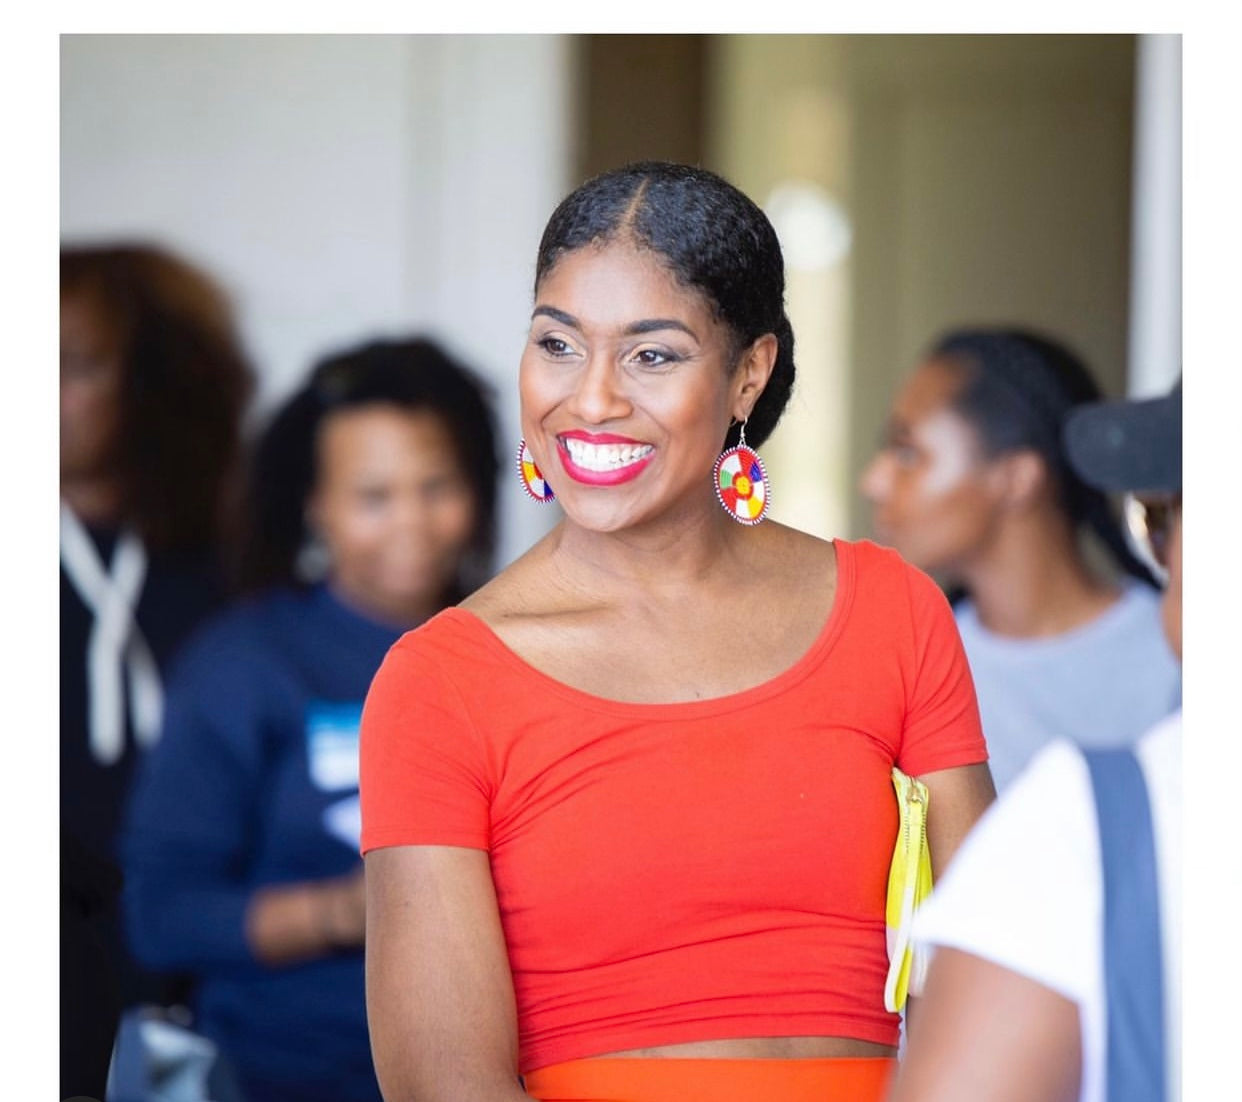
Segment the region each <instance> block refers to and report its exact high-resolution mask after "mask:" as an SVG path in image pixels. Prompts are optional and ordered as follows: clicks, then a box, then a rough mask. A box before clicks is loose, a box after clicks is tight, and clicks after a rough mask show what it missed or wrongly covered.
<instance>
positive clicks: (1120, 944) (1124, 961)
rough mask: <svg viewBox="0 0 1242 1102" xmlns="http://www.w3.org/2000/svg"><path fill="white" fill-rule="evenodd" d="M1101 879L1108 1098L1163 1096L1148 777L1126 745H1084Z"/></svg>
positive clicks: (1160, 968) (1149, 1100)
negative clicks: (1097, 747) (1117, 747)
mask: <svg viewBox="0 0 1242 1102" xmlns="http://www.w3.org/2000/svg"><path fill="white" fill-rule="evenodd" d="M1083 756H1084V757H1085V758H1086V760H1087V767H1088V769H1089V770H1090V772H1091V785H1092V788H1093V789H1094V793H1095V807H1096V817H1097V820H1098V823H1099V834H1100V858H1101V869H1102V872H1103V886H1104V944H1103V949H1104V990H1105V999H1106V1001H1105V1007H1106V1020H1107V1023H1108V1025H1107V1068H1108V1089H1107V1098H1108V1102H1122V1100H1124V1102H1163V1100H1164V1098H1165V1088H1166V1078H1165V1052H1164V1041H1165V1033H1164V956H1163V953H1162V952H1161V936H1160V897H1159V883H1158V871H1157V868H1156V848H1155V836H1154V833H1153V830H1152V818H1151V803H1150V800H1149V798H1148V794H1147V782H1146V780H1145V779H1144V777H1143V771H1142V768H1141V767H1140V766H1139V762H1138V758H1136V757H1135V756H1134V754H1133V752H1132V751H1130V750H1128V749H1120V750H1085V751H1084V752H1083Z"/></svg>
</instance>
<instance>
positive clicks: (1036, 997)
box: [891, 382, 1223, 1102]
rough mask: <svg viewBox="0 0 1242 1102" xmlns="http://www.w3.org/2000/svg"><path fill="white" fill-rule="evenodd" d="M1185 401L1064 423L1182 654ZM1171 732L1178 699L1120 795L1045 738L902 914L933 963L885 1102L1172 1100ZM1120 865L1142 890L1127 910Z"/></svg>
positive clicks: (1138, 404)
mask: <svg viewBox="0 0 1242 1102" xmlns="http://www.w3.org/2000/svg"><path fill="white" fill-rule="evenodd" d="M1181 397H1182V396H1181V384H1180V382H1179V383H1178V385H1177V386H1176V387H1174V389H1173V390H1172V392H1171V393H1170V394H1168V395H1167V396H1165V397H1162V398H1155V399H1147V400H1143V401H1125V402H1102V403H1093V404H1092V405H1089V406H1085V407H1082V408H1081V409H1079V410H1076V411H1075V412H1074V413H1073V414H1071V416H1070V417H1069V419H1068V421H1067V423H1066V446H1067V451H1068V455H1069V459H1070V461H1071V463H1072V464H1073V465H1074V466H1075V467H1076V468H1077V470H1078V471H1079V472H1080V474H1081V475H1082V477H1083V478H1085V479H1087V480H1088V481H1089V482H1091V483H1092V484H1093V485H1094V486H1096V487H1098V488H1101V489H1103V490H1107V491H1112V492H1115V493H1122V492H1126V493H1129V494H1132V495H1134V497H1133V498H1131V502H1136V503H1137V505H1138V508H1136V509H1132V510H1131V511H1130V512H1129V514H1128V515H1130V516H1134V517H1136V518H1139V519H1140V520H1141V525H1139V526H1137V529H1136V530H1137V534H1138V536H1139V537H1140V538H1141V539H1143V540H1144V541H1145V542H1146V543H1147V544H1148V545H1149V546H1150V548H1151V553H1152V556H1153V558H1154V559H1156V561H1157V562H1159V563H1160V565H1161V566H1163V567H1164V568H1165V569H1166V570H1167V577H1168V583H1167V586H1166V589H1165V592H1164V598H1163V601H1162V602H1161V607H1160V614H1161V621H1162V625H1163V629H1164V631H1165V634H1166V636H1167V638H1168V641H1169V645H1170V647H1171V648H1172V650H1173V652H1174V653H1175V654H1176V655H1177V657H1178V660H1179V661H1180V659H1181V653H1182V463H1181V444H1182V426H1181V419H1182V400H1181ZM1133 676H1134V678H1135V683H1136V685H1137V683H1138V682H1139V680H1140V679H1141V678H1142V676H1143V673H1142V671H1140V670H1135V671H1134V673H1133ZM1181 740H1182V716H1181V710H1180V709H1178V710H1177V711H1175V712H1174V713H1173V714H1172V715H1170V716H1168V717H1166V718H1165V719H1163V720H1161V721H1160V722H1158V723H1157V724H1156V725H1155V726H1154V727H1153V728H1152V729H1151V730H1149V731H1148V732H1146V733H1145V734H1143V736H1142V737H1141V738H1140V739H1139V740H1138V741H1137V742H1136V744H1135V747H1134V756H1133V758H1132V759H1131V760H1130V761H1129V762H1128V763H1126V767H1127V769H1129V770H1130V771H1131V775H1132V783H1133V784H1134V785H1135V790H1134V792H1132V793H1131V794H1130V798H1127V799H1124V800H1118V798H1117V794H1116V791H1115V790H1114V791H1111V792H1110V790H1109V789H1108V788H1104V789H1101V790H1100V791H1101V792H1102V794H1103V797H1104V798H1103V799H1102V800H1099V801H1097V799H1096V795H1095V791H1096V790H1095V789H1094V787H1093V784H1092V781H1091V779H1090V772H1089V767H1088V762H1087V760H1085V758H1084V755H1083V753H1081V752H1080V750H1079V748H1078V747H1076V746H1075V745H1073V744H1072V743H1071V742H1068V741H1065V740H1058V741H1057V742H1056V743H1054V744H1052V745H1049V746H1047V747H1045V748H1044V749H1043V750H1042V751H1041V752H1040V753H1039V754H1038V755H1037V756H1036V757H1035V758H1034V760H1032V762H1031V763H1030V765H1029V766H1028V767H1027V769H1026V770H1025V771H1024V772H1023V773H1022V775H1021V776H1020V777H1019V778H1018V780H1017V781H1015V782H1014V784H1013V785H1012V786H1011V787H1010V788H1009V790H1008V791H1007V792H1005V793H1004V794H1002V796H1001V798H1000V799H999V800H998V801H997V803H996V804H995V805H994V806H993V807H992V808H991V809H989V811H988V812H987V813H986V814H985V815H984V817H983V818H982V819H981V820H980V821H979V823H978V825H977V826H976V827H975V828H974V830H973V831H972V832H971V833H970V834H969V835H968V836H967V839H966V841H965V842H964V843H963V845H962V847H961V848H960V849H959V850H958V852H957V854H956V856H955V857H954V860H953V863H952V865H951V866H950V867H949V870H948V872H947V873H946V875H945V877H944V879H943V880H942V881H941V882H940V883H939V884H938V885H937V887H936V889H935V890H934V892H933V893H932V895H931V898H930V899H929V901H928V902H927V903H926V904H924V906H923V908H922V909H921V910H920V912H919V914H918V916H917V918H916V919H915V936H916V938H917V939H918V940H920V941H921V942H923V943H925V944H927V945H930V946H935V947H936V948H935V956H934V958H933V960H932V963H931V966H930V968H929V970H928V975H927V983H926V985H925V988H924V995H923V998H922V999H921V1000H920V1001H919V1007H918V1011H917V1013H916V1016H915V1018H914V1021H913V1027H912V1030H911V1034H910V1039H909V1047H908V1049H907V1053H906V1059H905V1062H904V1064H903V1066H902V1069H901V1071H900V1073H899V1076H898V1080H897V1083H896V1085H895V1090H894V1092H893V1094H892V1098H891V1102H958V1100H960V1099H971V1100H972V1102H1073V1100H1075V1099H1077V1100H1078V1102H1106V1100H1110V1102H1111V1100H1117V1099H1124V1100H1125V1102H1155V1100H1167V1102H1176V1100H1177V1099H1179V1098H1180V1097H1181V1086H1180V1084H1181V857H1182V846H1181V814H1182V784H1181V745H1182V741H1181ZM1123 756H1124V755H1123ZM1097 768H1098V766H1096V765H1092V766H1091V770H1092V771H1094V770H1095V769H1097ZM1144 789H1145V790H1146V797H1147V799H1146V801H1144V800H1143V798H1142V797H1143V793H1144ZM1110 834H1113V835H1119V836H1120V838H1121V839H1123V841H1122V843H1121V846H1122V854H1123V859H1122V860H1120V861H1117V860H1114V858H1116V856H1117V851H1115V850H1114V849H1113V848H1112V845H1110V844H1109V843H1108V842H1107V841H1102V840H1101V839H1102V838H1104V839H1107V837H1108V835H1110ZM1102 854H1111V855H1112V856H1110V857H1108V858H1107V859H1103V858H1102ZM1127 874H1128V875H1130V876H1138V877H1140V878H1141V879H1139V880H1138V881H1130V882H1129V884H1128V886H1129V887H1133V884H1134V883H1135V882H1138V883H1142V882H1143V881H1144V880H1145V881H1146V887H1147V894H1146V895H1140V896H1138V897H1137V899H1131V900H1130V902H1129V904H1128V905H1126V903H1125V902H1123V897H1122V896H1121V895H1120V893H1119V890H1118V889H1119V885H1122V884H1125V883H1126V879H1127ZM1105 885H1107V887H1105ZM1118 919H1120V920H1121V923H1122V924H1121V925H1120V926H1115V925H1114V922H1115V921H1117V920H1118ZM1144 922H1145V923H1147V924H1148V925H1144ZM1136 932H1141V933H1142V934H1143V935H1144V936H1143V937H1142V938H1136V936H1135V935H1136ZM1222 1090H1223V1088H1222Z"/></svg>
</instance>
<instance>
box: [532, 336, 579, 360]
mask: <svg viewBox="0 0 1242 1102" xmlns="http://www.w3.org/2000/svg"><path fill="white" fill-rule="evenodd" d="M535 343H536V344H538V345H539V347H540V348H542V349H543V350H544V351H545V352H546V353H547V354H548V355H549V356H568V355H569V354H570V353H571V352H573V349H572V348H571V347H570V346H569V342H568V341H563V340H561V338H560V337H543V338H541V339H540V340H538V341H536V342H535Z"/></svg>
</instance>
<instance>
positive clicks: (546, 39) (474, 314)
mask: <svg viewBox="0 0 1242 1102" xmlns="http://www.w3.org/2000/svg"><path fill="white" fill-rule="evenodd" d="M409 49H410V72H411V79H412V85H413V86H412V88H411V94H410V100H409V102H410V103H411V105H412V111H411V118H410V120H409V125H410V127H411V131H412V133H413V134H414V135H415V137H414V140H412V141H411V142H410V143H409V145H408V148H409V150H410V156H411V157H412V159H413V163H412V165H411V166H410V167H411V171H410V179H411V182H412V194H411V197H410V201H411V205H412V211H413V218H412V220H411V225H412V227H413V229H412V231H411V232H412V236H413V238H414V239H413V240H412V241H411V242H410V243H409V245H410V247H409V250H408V254H407V255H408V262H407V279H406V284H407V289H408V301H409V303H410V309H411V311H412V313H413V316H414V320H415V322H416V323H421V325H422V326H423V327H425V328H426V329H427V330H429V331H430V332H432V333H434V334H435V335H436V336H437V337H438V338H440V339H441V340H442V341H443V342H444V344H445V345H446V346H447V347H449V348H451V349H453V350H454V351H456V352H458V353H459V354H460V355H461V356H462V358H463V359H465V360H467V361H468V362H469V363H471V364H473V365H475V366H476V367H477V368H478V369H479V370H480V372H482V373H485V374H486V375H487V376H488V378H489V379H490V380H491V381H492V383H493V385H494V387H495V393H496V398H497V406H498V410H499V414H500V422H501V427H500V435H501V445H502V452H503V454H502V459H503V467H502V470H501V477H500V501H499V517H498V519H499V533H500V544H499V547H498V554H497V560H498V565H504V564H505V563H507V562H509V561H510V560H512V559H513V558H515V557H516V556H517V555H518V554H519V553H520V552H521V551H524V550H525V549H526V548H527V547H529V546H530V545H531V543H533V542H534V540H535V539H536V538H538V537H539V536H540V535H542V534H543V532H544V531H546V530H547V528H548V527H549V526H550V525H551V523H552V522H553V521H554V520H555V519H556V518H557V517H558V516H559V507H557V506H556V505H540V504H539V503H537V502H534V501H531V500H530V499H529V498H527V497H526V496H525V495H524V494H523V493H522V491H521V487H520V486H519V484H518V481H517V476H516V473H515V470H516V468H515V465H514V463H513V462H512V461H511V459H512V455H513V454H515V453H516V450H517V443H518V439H519V436H520V429H519V424H518V403H517V367H518V360H519V358H520V357H521V353H522V348H523V345H524V343H525V337H526V331H527V326H528V324H529V321H530V309H531V302H532V292H533V286H532V281H533V278H534V272H535V253H536V251H537V249H538V245H539V237H540V234H541V233H542V232H543V227H544V224H545V223H546V222H547V219H548V216H549V215H550V214H551V213H552V210H553V208H554V207H555V206H556V204H557V203H558V202H559V201H560V200H561V199H562V198H563V197H564V195H565V194H566V193H567V192H568V191H569V190H570V189H571V187H572V185H573V184H574V183H575V182H576V181H572V180H571V179H570V173H571V167H570V166H571V158H572V152H573V151H572V121H573V117H572V111H573V95H574V88H573V67H572V61H573V58H572V53H571V51H572V40H571V39H570V38H569V37H568V36H563V35H444V36H440V35H415V36H412V37H411V38H410V40H409Z"/></svg>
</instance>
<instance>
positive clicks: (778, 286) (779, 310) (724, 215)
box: [535, 161, 794, 446]
mask: <svg viewBox="0 0 1242 1102" xmlns="http://www.w3.org/2000/svg"><path fill="white" fill-rule="evenodd" d="M614 241H631V242H633V243H634V244H636V245H637V246H639V247H640V248H642V249H648V250H651V251H652V252H654V253H655V254H657V256H658V257H659V258H660V259H662V260H663V262H664V263H665V265H666V266H667V267H668V269H669V271H670V272H672V274H673V276H674V278H676V279H677V281H678V282H679V283H681V284H682V285H683V286H684V287H687V288H691V289H693V290H695V291H698V292H699V293H700V294H702V295H703V297H704V298H705V299H706V300H707V303H708V305H709V306H710V307H711V310H712V314H713V316H714V317H715V319H716V320H717V321H718V322H721V323H722V324H724V325H725V326H726V327H727V328H728V330H729V333H730V335H731V338H732V354H731V356H730V359H731V360H732V361H733V362H734V363H736V361H737V358H738V356H740V355H741V353H742V352H743V351H744V350H745V349H746V348H748V347H749V346H750V345H751V344H753V343H754V342H755V341H756V340H758V339H759V338H760V337H762V336H763V335H764V334H766V333H772V334H774V335H775V337H776V340H777V346H778V350H777V356H776V363H775V365H774V366H773V369H772V375H771V377H770V378H769V379H768V383H767V386H766V387H765V388H764V390H763V393H762V394H761V395H760V396H759V399H758V401H757V402H756V403H755V407H754V409H752V410H751V414H750V418H749V420H748V421H747V422H746V442H747V443H748V444H752V445H755V446H758V445H760V444H762V443H763V442H764V440H766V439H767V438H768V436H769V435H771V433H772V430H773V429H774V428H776V425H777V422H778V421H779V420H780V418H781V414H782V413H783V412H784V410H785V406H786V404H787V403H788V401H789V395H790V392H791V390H792V389H793V382H794V355H793V352H794V337H793V328H792V327H791V326H790V324H789V318H788V317H787V316H786V314H785V264H784V259H783V257H782V255H781V247H780V242H779V241H778V240H777V237H776V231H775V230H774V229H773V228H772V223H771V222H769V221H768V218H767V215H765V214H764V213H763V211H762V210H760V209H759V207H758V206H757V205H756V204H755V203H754V202H752V201H751V200H750V199H748V198H747V197H746V196H745V195H743V194H742V192H740V191H739V190H738V189H737V188H735V187H734V186H733V185H732V184H730V183H729V182H728V181H727V180H724V179H722V178H721V177H720V176H717V175H716V174H715V173H713V172H708V171H707V170H706V169H702V168H693V167H691V166H689V165H680V164H673V163H670V162H666V161H640V162H637V163H635V164H630V165H626V166H625V167H624V168H619V169H614V170H612V171H610V172H605V173H603V174H601V175H599V176H596V177H594V178H592V179H590V180H588V181H587V182H586V183H584V184H583V185H581V186H580V187H579V188H578V189H577V190H576V191H574V192H572V193H571V194H570V195H569V196H568V197H566V198H565V199H563V200H562V201H561V203H560V205H559V206H558V207H557V208H556V210H554V211H553V212H552V217H551V218H550V219H549V220H548V224H547V226H546V228H545V229H544V231H543V237H542V239H541V240H540V242H539V254H538V259H537V261H536V265H535V287H536V288H538V286H539V284H540V283H541V282H542V281H543V279H544V277H545V276H546V275H547V274H548V273H549V272H550V271H551V270H552V268H553V267H555V266H556V264H557V263H558V261H560V259H561V258H562V257H563V256H565V255H566V254H567V253H571V252H574V251H575V250H577V249H580V248H583V247H584V246H587V245H592V246H596V247H602V246H604V245H608V244H611V243H612V242H614ZM739 433H740V426H738V425H732V426H730V428H729V431H728V433H727V434H726V441H725V443H726V446H730V445H732V444H736V443H737V440H738V435H739Z"/></svg>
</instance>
